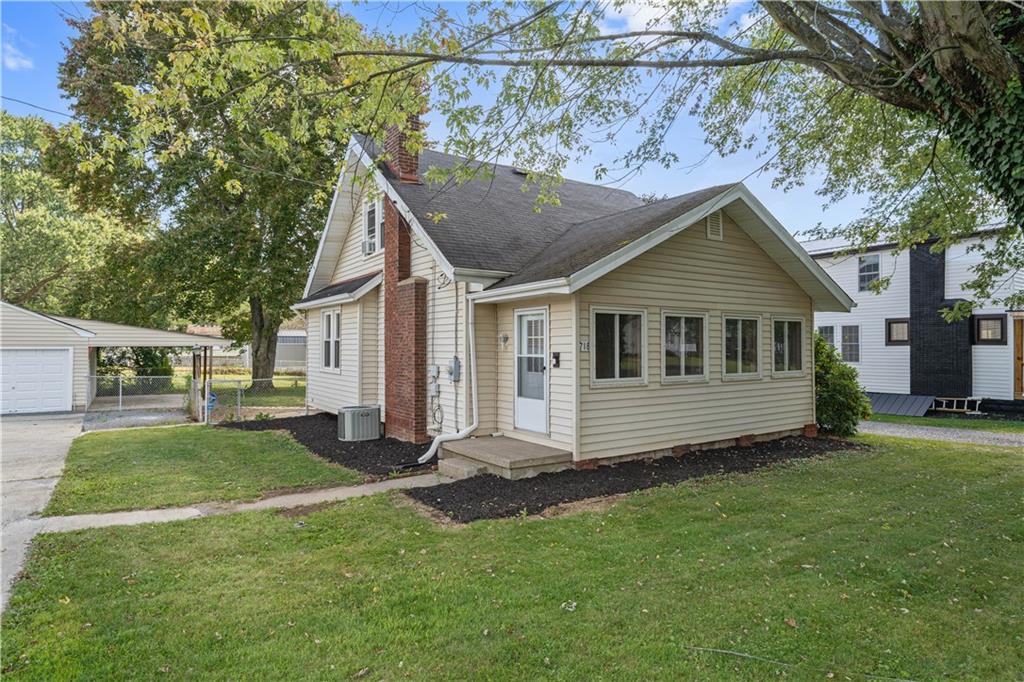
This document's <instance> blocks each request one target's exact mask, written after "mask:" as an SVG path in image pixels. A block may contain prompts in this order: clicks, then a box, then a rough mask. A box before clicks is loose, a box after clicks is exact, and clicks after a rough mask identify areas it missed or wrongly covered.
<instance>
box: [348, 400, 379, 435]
mask: <svg viewBox="0 0 1024 682" xmlns="http://www.w3.org/2000/svg"><path fill="white" fill-rule="evenodd" d="M378 438H380V405H351V406H349V407H342V408H340V409H339V410H338V440H345V441H358V440H376V439H378Z"/></svg>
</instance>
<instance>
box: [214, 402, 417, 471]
mask: <svg viewBox="0 0 1024 682" xmlns="http://www.w3.org/2000/svg"><path fill="white" fill-rule="evenodd" d="M220 428H228V429H242V430H243V431H277V430H283V431H287V432H288V433H290V434H292V437H293V438H295V440H297V441H299V442H300V443H302V444H303V445H305V446H306V447H307V448H309V449H310V450H311V451H312V452H313V453H315V454H317V455H319V456H320V457H323V458H324V459H326V460H329V461H331V462H335V463H337V464H341V465H342V466H345V467H348V468H349V469H355V470H356V471H359V472H362V473H364V474H369V475H370V476H387V475H388V474H390V473H391V472H392V471H394V469H395V467H397V466H398V465H400V464H406V463H408V462H414V461H416V458H417V457H419V456H420V455H422V454H423V453H424V452H426V451H427V447H428V446H427V445H413V444H412V443H406V442H404V441H400V440H395V439H394V438H381V439H379V440H367V441H360V442H355V443H346V442H344V441H340V440H338V418H337V417H335V416H334V415H333V414H327V413H326V412H320V413H318V414H311V415H309V416H302V417H283V418H281V419H253V420H250V421H241V422H231V423H226V424H221V425H220ZM428 466H429V465H428ZM424 470H425V468H424Z"/></svg>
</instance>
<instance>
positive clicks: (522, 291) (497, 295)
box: [469, 277, 572, 303]
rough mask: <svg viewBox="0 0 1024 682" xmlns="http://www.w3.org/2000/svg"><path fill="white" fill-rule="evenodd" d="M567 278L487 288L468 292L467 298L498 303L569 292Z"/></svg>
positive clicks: (479, 301) (478, 301) (474, 300)
mask: <svg viewBox="0 0 1024 682" xmlns="http://www.w3.org/2000/svg"><path fill="white" fill-rule="evenodd" d="M569 293H572V292H570V291H569V280H568V279H567V278H565V277H559V278H558V279H546V280H544V281H542V282H527V283H526V284H516V285H514V286H510V287H502V288H501V289H487V290H484V291H478V292H477V293H475V294H470V295H469V299H470V300H472V301H473V302H475V303H500V302H502V301H517V300H520V299H523V298H532V297H534V296H547V295H550V294H569Z"/></svg>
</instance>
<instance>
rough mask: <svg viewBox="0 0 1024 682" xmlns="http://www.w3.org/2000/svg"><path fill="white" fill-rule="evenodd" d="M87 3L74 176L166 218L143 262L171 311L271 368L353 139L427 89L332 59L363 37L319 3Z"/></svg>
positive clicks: (71, 53) (75, 70)
mask: <svg viewBox="0 0 1024 682" xmlns="http://www.w3.org/2000/svg"><path fill="white" fill-rule="evenodd" d="M90 9H91V16H90V17H89V18H88V19H83V20H72V21H71V23H72V25H73V27H74V28H75V29H76V30H77V34H76V35H75V36H74V37H73V38H72V39H71V41H70V44H69V46H68V49H67V55H66V59H65V62H64V63H63V65H62V67H61V86H62V88H63V89H64V90H65V91H66V92H67V93H68V94H69V95H71V97H72V100H73V102H74V104H73V106H74V111H75V114H76V117H77V118H78V122H77V123H76V124H75V125H73V126H70V127H68V128H67V130H66V131H65V134H64V136H63V140H64V142H65V143H66V144H68V145H69V147H70V148H72V149H74V150H76V152H77V154H78V159H77V162H76V163H75V164H74V165H73V167H71V168H67V169H65V170H66V172H67V173H68V175H69V176H72V177H74V179H75V181H76V185H77V186H78V187H79V188H80V191H81V192H83V194H85V195H86V196H89V197H92V198H93V199H94V200H103V201H105V202H107V203H108V204H109V205H111V206H114V207H117V208H119V210H121V211H122V213H124V214H126V215H131V214H132V213H133V212H135V211H137V210H139V209H140V207H141V208H142V210H155V211H156V212H157V213H158V214H159V215H160V216H161V218H162V219H163V221H164V223H165V225H164V229H163V231H162V234H161V236H160V238H159V240H158V244H159V248H158V249H157V252H158V254H157V256H156V257H154V258H152V259H151V261H150V263H151V264H152V265H153V267H154V272H155V273H156V275H157V277H158V278H159V279H160V280H161V281H162V282H163V283H164V286H165V288H166V289H167V290H169V291H170V292H172V293H173V297H174V305H175V307H176V309H177V310H178V311H179V312H180V313H181V314H186V315H190V316H192V317H195V318H205V319H211V318H212V319H216V320H218V321H220V322H222V323H223V324H224V325H225V333H226V334H227V335H228V336H230V337H231V338H235V339H237V340H243V339H248V340H249V341H250V343H251V344H252V351H253V363H252V377H253V379H264V378H268V377H271V376H272V375H273V367H274V357H275V354H276V337H277V331H278V328H279V326H280V324H281V322H282V321H283V320H284V319H286V318H287V317H289V316H290V315H291V313H290V310H289V307H290V306H291V305H292V304H294V303H295V302H296V301H297V300H298V298H299V297H300V296H301V293H302V289H303V285H304V283H305V279H306V277H305V276H306V272H307V269H308V267H309V263H310V261H311V260H312V258H313V254H314V252H315V250H316V244H317V238H318V235H319V233H320V229H321V227H322V225H323V219H324V216H325V213H326V209H327V204H328V200H329V198H330V196H331V191H332V189H333V187H332V182H333V180H334V178H335V176H336V172H337V168H338V165H339V163H340V161H341V157H342V151H343V149H344V145H345V144H346V143H347V142H348V140H349V138H350V136H351V135H352V134H353V133H355V132H360V131H373V132H376V133H378V134H379V131H380V130H381V129H382V128H383V126H385V125H387V124H388V123H398V124H400V125H405V120H406V116H405V115H404V114H403V112H404V111H412V110H418V108H419V106H420V105H419V104H418V102H417V100H418V99H419V97H420V93H418V92H417V91H415V90H410V89H408V88H402V87H399V88H388V87H387V86H386V83H385V82H384V81H379V82H377V81H376V79H374V78H372V77H369V74H370V73H371V72H372V71H376V70H377V69H378V68H379V65H380V64H381V63H382V62H383V60H382V59H380V58H362V59H349V60H344V61H340V60H338V59H334V58H332V57H331V51H332V50H334V49H338V48H339V47H343V48H346V49H352V50H355V49H364V48H366V41H365V38H364V37H363V34H362V30H361V27H360V26H359V25H358V23H356V22H355V21H354V20H352V19H351V18H350V17H346V16H343V15H341V14H339V13H338V12H336V11H335V10H334V9H332V8H331V7H329V6H328V5H327V4H326V3H325V2H322V1H314V2H287V3H286V2H270V1H267V2H252V3H232V2H188V3H159V2H149V3H147V2H141V3H131V4H128V3H120V2H94V3H92V4H91V5H90ZM279 36H280V38H279ZM324 46H330V47H329V48H328V49H325V48H324ZM354 84H355V85H354Z"/></svg>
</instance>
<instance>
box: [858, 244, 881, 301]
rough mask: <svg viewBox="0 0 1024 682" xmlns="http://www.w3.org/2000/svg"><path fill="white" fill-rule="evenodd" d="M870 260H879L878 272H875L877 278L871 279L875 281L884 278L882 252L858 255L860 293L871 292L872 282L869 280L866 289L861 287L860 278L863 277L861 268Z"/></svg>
mask: <svg viewBox="0 0 1024 682" xmlns="http://www.w3.org/2000/svg"><path fill="white" fill-rule="evenodd" d="M868 260H877V262H878V272H876V273H875V279H873V280H871V281H872V282H875V281H878V280H880V279H882V254H880V253H865V254H863V255H861V256H858V257H857V292H858V293H864V292H871V282H868V286H867V288H866V289H861V288H860V278H861V272H860V269H861V267H863V266H864V265H866V264H867V261H868Z"/></svg>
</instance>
